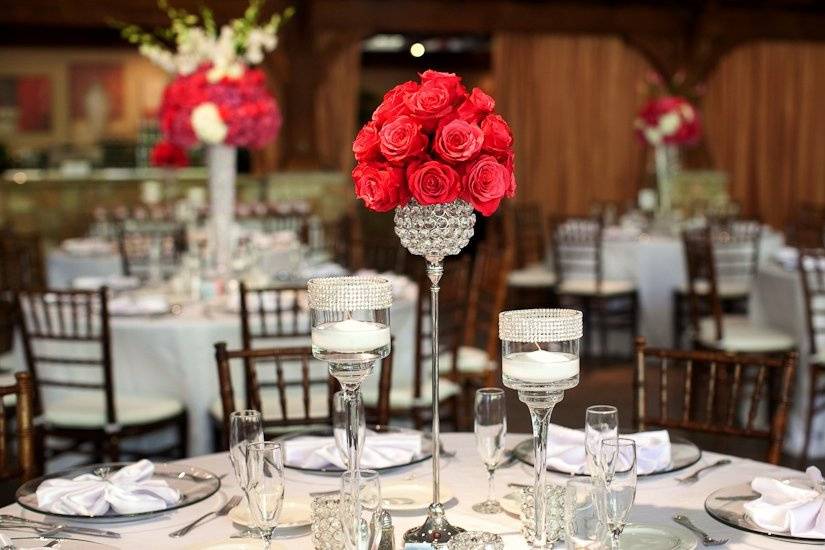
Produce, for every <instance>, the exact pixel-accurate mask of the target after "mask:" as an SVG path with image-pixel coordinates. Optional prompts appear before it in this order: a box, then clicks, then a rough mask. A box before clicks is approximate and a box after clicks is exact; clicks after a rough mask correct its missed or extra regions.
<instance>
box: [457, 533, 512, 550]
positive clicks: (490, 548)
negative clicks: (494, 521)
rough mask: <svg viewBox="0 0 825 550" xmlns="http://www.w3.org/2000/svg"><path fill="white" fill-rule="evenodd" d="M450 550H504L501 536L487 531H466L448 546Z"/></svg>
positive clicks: (459, 534)
mask: <svg viewBox="0 0 825 550" xmlns="http://www.w3.org/2000/svg"><path fill="white" fill-rule="evenodd" d="M447 548H448V549H449V550H504V541H503V540H502V539H501V536H500V535H496V534H495V533H487V532H485V531H464V532H462V533H458V534H457V535H455V536H454V537H453V538H451V539H450V542H449V543H448V544H447Z"/></svg>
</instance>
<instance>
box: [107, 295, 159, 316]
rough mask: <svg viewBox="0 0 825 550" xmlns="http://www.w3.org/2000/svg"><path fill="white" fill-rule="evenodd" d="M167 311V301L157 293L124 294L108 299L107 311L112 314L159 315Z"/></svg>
mask: <svg viewBox="0 0 825 550" xmlns="http://www.w3.org/2000/svg"><path fill="white" fill-rule="evenodd" d="M168 311H169V301H168V300H167V299H166V297H165V296H161V295H158V294H146V295H143V296H131V295H125V296H118V297H117V298H113V299H112V300H109V313H111V314H112V315H160V314H162V313H166V312H168Z"/></svg>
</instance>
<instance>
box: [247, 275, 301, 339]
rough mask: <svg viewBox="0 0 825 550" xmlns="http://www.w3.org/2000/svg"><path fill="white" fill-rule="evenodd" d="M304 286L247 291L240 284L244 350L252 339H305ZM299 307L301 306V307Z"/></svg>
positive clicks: (248, 289)
mask: <svg viewBox="0 0 825 550" xmlns="http://www.w3.org/2000/svg"><path fill="white" fill-rule="evenodd" d="M306 292H307V290H306V286H273V287H265V288H249V287H248V286H247V285H246V284H245V283H243V282H241V283H240V290H239V294H240V295H239V299H240V312H241V341H242V344H243V347H244V349H252V348H254V347H255V342H254V341H255V340H270V341H271V340H273V339H285V338H290V339H301V338H305V339H307V340H308V339H309V336H310V333H311V327H310V319H309V313H308V312H307V311H305V309H303V307H305V306H306ZM302 304H303V307H302Z"/></svg>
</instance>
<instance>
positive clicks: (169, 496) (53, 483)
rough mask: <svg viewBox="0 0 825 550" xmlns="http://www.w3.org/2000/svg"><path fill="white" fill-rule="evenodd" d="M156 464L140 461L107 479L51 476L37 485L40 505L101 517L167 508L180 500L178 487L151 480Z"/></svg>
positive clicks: (67, 512) (91, 476)
mask: <svg viewBox="0 0 825 550" xmlns="http://www.w3.org/2000/svg"><path fill="white" fill-rule="evenodd" d="M154 473H155V465H154V464H152V463H151V462H149V461H148V460H145V459H144V460H141V461H139V462H135V463H134V464H130V465H129V466H126V467H125V468H121V469H120V470H118V471H117V472H115V473H113V474H112V475H110V476H107V477H106V478H105V479H104V478H101V477H100V476H96V475H94V474H82V475H79V476H77V477H75V478H73V479H61V478H56V479H48V480H46V481H44V482H43V483H41V484H40V486H39V487H38V488H37V505H38V507H40V508H43V509H45V510H49V511H51V512H53V513H55V514H71V515H80V516H101V515H103V514H105V513H106V512H108V511H109V510H110V509H111V510H113V511H114V512H116V513H118V514H137V513H140V512H151V511H154V510H164V509H166V508H167V507H168V506H169V505H171V504H175V503H176V502H178V501H179V500H180V493H179V492H178V490H177V489H173V488H172V487H169V484H168V483H166V482H165V481H163V480H162V479H152V475H153V474H154Z"/></svg>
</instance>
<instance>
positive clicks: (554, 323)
mask: <svg viewBox="0 0 825 550" xmlns="http://www.w3.org/2000/svg"><path fill="white" fill-rule="evenodd" d="M582 324H583V323H582V312H581V311H577V310H575V309H520V310H514V311H503V312H501V313H500V314H499V316H498V337H499V339H500V340H506V341H509V342H566V341H568V340H577V339H579V338H581V337H582V334H583V328H582Z"/></svg>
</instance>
